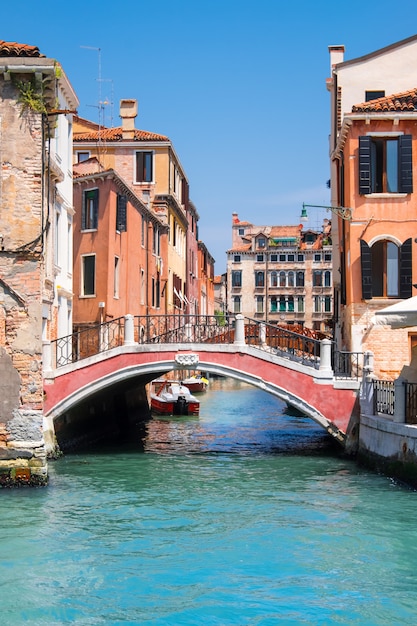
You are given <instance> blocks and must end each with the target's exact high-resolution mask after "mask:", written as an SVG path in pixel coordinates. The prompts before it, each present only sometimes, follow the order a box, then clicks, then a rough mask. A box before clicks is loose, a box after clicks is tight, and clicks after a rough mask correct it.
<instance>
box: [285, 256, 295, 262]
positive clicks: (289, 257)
mask: <svg viewBox="0 0 417 626" xmlns="http://www.w3.org/2000/svg"><path fill="white" fill-rule="evenodd" d="M294 259H295V257H294V255H293V254H289V255H288V256H287V261H290V262H291V263H294Z"/></svg>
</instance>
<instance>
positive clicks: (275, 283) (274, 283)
mask: <svg viewBox="0 0 417 626" xmlns="http://www.w3.org/2000/svg"><path fill="white" fill-rule="evenodd" d="M270 281H271V287H278V274H277V272H271V277H270Z"/></svg>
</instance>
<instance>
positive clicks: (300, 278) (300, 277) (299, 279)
mask: <svg viewBox="0 0 417 626" xmlns="http://www.w3.org/2000/svg"><path fill="white" fill-rule="evenodd" d="M295 286H296V287H304V272H297V273H296V275H295Z"/></svg>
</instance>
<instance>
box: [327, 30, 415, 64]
mask: <svg viewBox="0 0 417 626" xmlns="http://www.w3.org/2000/svg"><path fill="white" fill-rule="evenodd" d="M415 41H417V35H412V36H411V37H407V38H406V39H401V41H396V42H395V43H393V44H390V45H389V46H385V47H384V48H379V50H374V51H373V52H370V53H368V54H364V55H363V56H360V57H356V58H355V59H349V60H348V61H342V62H341V63H338V64H337V65H336V68H341V67H347V66H349V65H355V63H362V62H363V61H368V60H369V59H372V58H374V57H378V56H381V55H383V54H387V53H388V52H391V51H392V50H395V49H397V48H402V47H403V46H407V45H408V44H412V43H414V42H415Z"/></svg>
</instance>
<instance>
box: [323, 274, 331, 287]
mask: <svg viewBox="0 0 417 626" xmlns="http://www.w3.org/2000/svg"><path fill="white" fill-rule="evenodd" d="M324 286H325V287H331V286H332V273H331V272H329V271H327V272H324Z"/></svg>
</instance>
